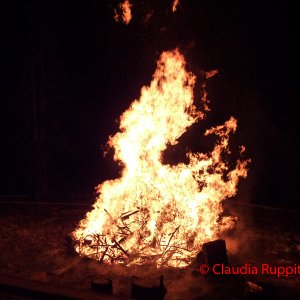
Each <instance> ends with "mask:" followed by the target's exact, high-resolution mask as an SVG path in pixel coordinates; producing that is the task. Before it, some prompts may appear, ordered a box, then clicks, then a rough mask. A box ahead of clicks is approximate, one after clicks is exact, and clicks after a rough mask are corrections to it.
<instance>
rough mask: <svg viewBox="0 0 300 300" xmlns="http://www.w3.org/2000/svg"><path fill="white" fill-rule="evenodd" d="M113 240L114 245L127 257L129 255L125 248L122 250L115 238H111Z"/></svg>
mask: <svg viewBox="0 0 300 300" xmlns="http://www.w3.org/2000/svg"><path fill="white" fill-rule="evenodd" d="M113 241H114V242H115V244H116V246H117V247H118V248H119V249H120V250H121V251H122V252H123V253H124V254H125V255H126V256H127V257H129V256H130V255H129V254H128V252H127V251H126V250H124V248H123V247H122V246H121V245H120V244H119V243H118V242H117V241H116V240H115V239H113Z"/></svg>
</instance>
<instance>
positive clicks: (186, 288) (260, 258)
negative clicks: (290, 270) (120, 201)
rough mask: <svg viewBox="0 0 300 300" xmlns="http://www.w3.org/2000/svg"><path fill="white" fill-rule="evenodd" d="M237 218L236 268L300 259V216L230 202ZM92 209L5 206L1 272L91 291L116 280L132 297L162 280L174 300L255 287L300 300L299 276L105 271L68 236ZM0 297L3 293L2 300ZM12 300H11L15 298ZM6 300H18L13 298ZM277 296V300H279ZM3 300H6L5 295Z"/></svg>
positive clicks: (236, 295)
mask: <svg viewBox="0 0 300 300" xmlns="http://www.w3.org/2000/svg"><path fill="white" fill-rule="evenodd" d="M225 207H226V211H230V212H231V213H234V214H235V215H236V216H238V223H237V226H236V228H235V230H233V231H231V232H229V233H227V234H226V235H224V236H223V237H224V238H225V240H226V243H227V250H228V254H229V261H230V263H231V264H232V265H236V266H241V265H244V264H250V265H251V266H259V265H261V264H262V263H268V264H270V265H294V264H299V261H300V212H297V211H289V210H280V209H270V208H265V207H252V206H241V205H236V204H235V203H232V202H231V203H227V204H226V205H225ZM88 209H89V207H88V206H85V205H81V206H80V205H76V206H71V205H37V204H11V205H8V204H2V206H1V210H0V273H2V274H7V275H15V276H20V277H23V278H27V279H33V280H37V281H42V282H51V283H54V284H57V285H62V286H65V287H75V288H80V289H89V287H90V282H91V280H92V279H97V277H101V276H106V277H110V278H112V279H113V283H114V293H115V294H118V295H121V296H124V297H125V298H126V297H127V298H128V295H129V294H130V282H131V280H133V279H134V278H147V279H151V278H153V279H154V280H156V279H157V278H159V276H160V275H161V274H162V275H164V278H165V284H166V287H167V290H168V293H167V295H166V297H165V299H166V300H169V299H195V300H196V299H245V284H246V283H245V282H246V281H251V282H254V283H257V284H259V285H261V286H263V287H264V289H265V290H269V291H270V293H271V294H272V295H273V294H274V295H276V297H278V298H280V297H283V298H282V299H284V298H285V297H287V295H288V297H289V299H292V297H294V296H295V299H296V298H297V297H299V296H300V292H299V290H297V286H299V283H300V275H292V276H289V277H288V278H277V277H276V276H266V275H252V276H237V275H233V276H223V277H221V276H219V277H217V278H216V277H209V276H203V275H202V276H201V275H200V274H199V271H198V266H197V265H195V266H194V267H189V268H186V269H168V270H156V269H154V268H151V267H147V268H146V267H131V268H125V267H120V266H114V267H111V266H107V265H101V264H99V263H98V262H96V261H92V260H89V259H86V258H83V257H79V256H78V255H76V254H74V253H72V251H70V249H69V248H68V243H67V241H66V237H67V236H68V235H69V233H70V232H72V230H74V228H75V227H76V224H77V223H78V221H79V220H80V219H81V218H82V217H83V216H84V215H85V212H86V211H87V210H88ZM0 295H1V294H0ZM9 297H10V298H9ZM9 297H8V296H7V297H6V298H5V299H17V298H14V297H13V296H9ZM276 297H275V296H272V299H277V298H276ZM2 298H3V297H2ZM18 299H19V298H18Z"/></svg>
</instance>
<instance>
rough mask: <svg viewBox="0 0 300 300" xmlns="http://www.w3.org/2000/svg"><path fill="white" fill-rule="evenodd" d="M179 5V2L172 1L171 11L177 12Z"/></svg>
mask: <svg viewBox="0 0 300 300" xmlns="http://www.w3.org/2000/svg"><path fill="white" fill-rule="evenodd" d="M178 4H179V0H174V1H173V5H172V11H173V12H175V11H176V10H177V6H178Z"/></svg>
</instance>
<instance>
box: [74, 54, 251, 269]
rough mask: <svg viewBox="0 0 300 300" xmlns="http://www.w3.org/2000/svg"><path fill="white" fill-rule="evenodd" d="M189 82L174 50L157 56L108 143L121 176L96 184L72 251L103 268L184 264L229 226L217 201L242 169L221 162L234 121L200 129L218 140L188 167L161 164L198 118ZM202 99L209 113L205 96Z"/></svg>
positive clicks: (231, 189)
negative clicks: (95, 196) (150, 73)
mask: <svg viewBox="0 0 300 300" xmlns="http://www.w3.org/2000/svg"><path fill="white" fill-rule="evenodd" d="M215 73H216V72H215V71H213V72H209V73H206V77H207V78H209V77H211V76H213V75H214V74H215ZM195 79H196V78H195V76H194V75H193V74H192V73H189V72H187V71H186V70H185V60H184V57H183V56H182V55H181V54H180V53H179V51H178V50H177V49H176V50H174V51H170V52H163V53H162V55H161V57H160V59H159V61H158V63H157V69H156V71H155V73H154V76H153V80H152V82H151V84H150V86H145V87H143V88H142V90H141V97H140V99H139V100H135V101H134V102H133V103H132V104H131V105H130V107H129V109H128V110H127V111H125V112H124V113H123V115H122V116H121V122H120V132H118V133H117V134H115V135H114V136H111V137H110V138H109V141H108V145H109V146H110V147H111V148H113V149H114V151H115V155H114V160H115V161H118V162H120V163H121V164H122V166H123V171H122V176H121V178H119V179H116V180H109V181H105V182H103V183H102V184H100V185H99V187H98V191H99V197H98V199H97V201H96V203H95V204H94V209H93V210H92V211H91V212H89V213H87V215H86V218H85V219H83V220H82V221H81V222H80V224H79V226H78V228H77V229H76V230H75V231H74V232H73V237H74V239H75V240H76V241H77V242H78V243H77V246H76V251H77V252H78V253H80V254H82V255H87V256H89V257H92V258H95V259H97V260H100V261H103V262H107V263H113V262H115V263H123V264H126V265H131V264H145V263H154V264H156V265H157V266H158V267H160V266H165V265H168V266H185V265H187V264H189V263H190V262H191V259H192V258H193V257H195V255H196V254H197V253H198V251H199V250H200V249H201V245H202V244H203V243H204V242H207V241H210V240H212V239H214V238H216V237H217V236H218V234H219V233H220V232H221V231H223V230H226V229H228V228H230V227H231V226H232V225H233V223H234V222H233V221H234V218H233V217H226V218H220V214H221V212H222V205H221V201H222V200H224V199H226V198H228V197H231V196H234V195H235V194H236V191H237V183H238V181H239V178H240V177H246V176H247V169H246V167H247V163H248V161H240V160H238V161H237V163H236V166H235V168H234V169H233V170H229V168H228V164H227V162H226V161H223V160H222V159H221V157H223V156H224V154H229V153H230V152H229V148H228V142H229V135H230V133H231V132H235V130H236V127H237V121H236V120H235V119H234V118H233V117H231V118H230V120H228V121H227V122H226V123H225V124H224V125H220V126H217V127H214V128H211V129H209V130H207V131H206V133H205V135H210V134H214V135H216V136H217V142H216V145H215V146H214V149H213V150H212V152H211V153H206V154H204V153H190V152H189V153H187V157H188V159H189V163H188V164H184V163H179V164H177V165H168V164H162V153H163V151H164V150H165V149H166V148H167V145H168V144H170V145H175V144H177V140H178V138H179V137H180V136H181V135H182V134H183V133H184V132H185V131H186V130H187V129H188V128H189V127H190V126H191V125H192V124H194V123H195V122H197V121H198V120H199V119H202V118H203V117H204V113H203V112H200V111H197V109H196V107H195V106H194V104H193V101H194V99H193V88H194V84H195ZM202 101H203V106H204V110H206V111H207V110H209V109H208V106H207V105H208V101H207V98H206V93H204V96H203V98H202ZM242 150H243V151H244V147H242Z"/></svg>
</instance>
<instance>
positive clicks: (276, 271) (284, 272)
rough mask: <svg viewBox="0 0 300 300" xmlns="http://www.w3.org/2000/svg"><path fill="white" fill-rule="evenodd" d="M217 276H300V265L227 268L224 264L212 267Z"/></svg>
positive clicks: (245, 265)
mask: <svg viewBox="0 0 300 300" xmlns="http://www.w3.org/2000/svg"><path fill="white" fill-rule="evenodd" d="M210 269H211V271H212V272H213V273H214V274H215V275H257V274H261V275H273V276H276V277H289V276H295V275H300V265H297V264H294V265H285V266H276V265H270V264H261V265H260V266H253V265H251V264H244V265H242V266H226V265H224V264H215V265H213V266H212V267H210Z"/></svg>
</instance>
